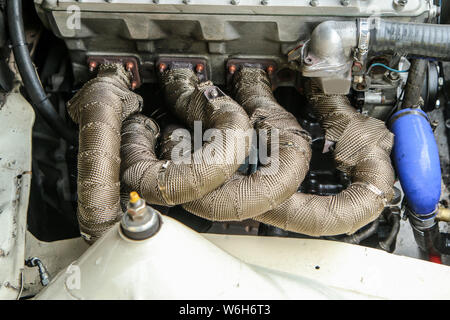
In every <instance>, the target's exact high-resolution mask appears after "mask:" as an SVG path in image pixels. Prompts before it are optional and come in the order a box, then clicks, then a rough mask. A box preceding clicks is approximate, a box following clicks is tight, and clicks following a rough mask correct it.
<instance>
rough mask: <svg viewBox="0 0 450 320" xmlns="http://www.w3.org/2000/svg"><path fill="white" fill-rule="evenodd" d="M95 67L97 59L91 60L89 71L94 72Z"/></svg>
mask: <svg viewBox="0 0 450 320" xmlns="http://www.w3.org/2000/svg"><path fill="white" fill-rule="evenodd" d="M95 68H97V62H95V61H91V62H89V71H90V72H93V71H94V70H95Z"/></svg>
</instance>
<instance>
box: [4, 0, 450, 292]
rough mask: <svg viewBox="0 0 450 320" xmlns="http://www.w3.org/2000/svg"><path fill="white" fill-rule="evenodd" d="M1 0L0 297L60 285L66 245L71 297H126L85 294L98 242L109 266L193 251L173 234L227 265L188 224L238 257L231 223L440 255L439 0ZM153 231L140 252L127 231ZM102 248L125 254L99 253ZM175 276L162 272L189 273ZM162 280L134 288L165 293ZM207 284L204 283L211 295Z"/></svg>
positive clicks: (435, 258)
mask: <svg viewBox="0 0 450 320" xmlns="http://www.w3.org/2000/svg"><path fill="white" fill-rule="evenodd" d="M0 8H1V11H0V12H1V15H0V18H1V19H0V25H1V28H2V30H3V31H2V33H1V34H0V45H1V48H2V49H1V54H2V56H3V58H2V61H1V63H0V75H1V77H0V78H1V79H0V87H1V90H2V104H3V106H2V107H0V121H1V123H2V125H4V129H3V133H2V134H1V136H3V139H2V140H3V141H1V142H0V148H2V149H3V150H2V154H1V155H0V157H1V159H0V163H2V168H5V169H4V172H3V173H2V172H0V177H2V180H4V182H2V183H3V184H4V186H2V187H1V190H2V191H1V192H0V193H1V194H3V195H0V213H2V212H3V214H2V215H1V214H0V219H1V218H2V216H3V219H5V220H4V222H3V223H2V225H3V227H2V228H4V229H3V231H2V232H0V233H1V234H2V235H1V236H0V237H3V239H0V240H1V241H0V259H2V258H5V262H4V264H3V267H4V268H5V270H8V271H5V272H2V274H4V275H5V277H6V279H8V283H9V287H8V286H5V285H2V286H1V287H0V293H2V289H3V290H4V291H3V293H2V295H0V297H2V296H3V297H8V298H14V297H16V296H18V297H19V298H22V299H28V298H33V297H37V298H42V299H47V298H49V299H51V298H55V297H56V298H62V297H65V295H67V294H68V293H67V292H68V291H67V292H66V291H64V290H63V289H61V288H62V287H63V286H64V282H63V280H64V279H65V278H64V279H63V278H62V276H61V275H59V276H58V277H56V279H53V278H54V276H56V273H58V272H62V273H64V272H65V274H67V270H69V269H70V268H73V267H74V264H70V262H72V261H74V260H76V259H78V258H79V257H81V258H80V260H79V267H77V268H81V269H82V272H83V273H82V275H83V277H85V278H84V280H83V282H82V284H83V289H82V290H79V291H76V290H75V291H73V292H71V293H70V296H71V297H72V298H74V297H75V298H92V299H97V298H100V299H101V298H103V297H106V298H114V299H115V298H124V299H127V298H130V297H129V296H127V295H126V294H125V293H123V294H122V293H120V294H119V293H118V291H117V290H118V289H117V288H116V287H113V284H109V285H108V286H111V287H108V286H106V285H105V287H104V288H103V287H102V288H103V289H102V290H104V291H102V292H101V293H100V292H97V290H99V289H97V288H98V286H99V285H98V284H97V281H100V280H98V279H96V274H97V273H98V271H95V270H97V269H96V267H95V266H96V264H100V265H101V263H100V262H98V261H100V260H101V259H107V260H108V261H109V262H108V268H110V269H108V274H117V273H120V272H121V270H123V268H127V266H126V265H124V264H123V263H124V261H125V260H127V261H130V260H133V261H134V260H136V264H139V263H142V265H144V264H148V261H149V260H145V259H144V258H143V256H148V255H150V253H151V254H152V255H153V256H156V257H160V255H162V252H163V251H165V250H166V252H167V254H169V255H171V256H172V257H174V256H177V257H178V259H179V261H178V260H176V259H175V258H171V259H175V260H173V261H170V263H169V261H167V262H162V264H161V267H160V268H161V270H162V269H163V267H164V268H166V269H165V270H172V269H171V268H172V267H173V264H177V265H179V264H184V262H181V261H186V260H181V257H183V256H184V255H185V254H186V253H185V252H183V250H187V249H183V248H196V250H198V251H195V252H196V253H195V255H196V257H197V258H196V259H198V261H199V263H200V262H201V261H202V260H205V261H208V262H205V263H206V265H208V263H217V264H218V265H219V261H226V262H225V263H226V265H230V266H234V265H235V264H236V263H237V262H235V260H233V259H234V258H229V257H222V253H214V255H213V254H212V253H211V255H210V256H209V255H208V254H209V252H213V251H214V250H213V249H211V248H210V243H209V242H208V244H204V243H202V244H201V245H200V244H199V243H198V241H197V240H196V239H197V238H195V237H196V236H193V235H191V234H190V233H189V232H190V231H191V230H192V232H195V234H200V235H205V236H206V237H207V239H209V240H210V241H212V242H213V243H215V244H217V245H218V246H219V247H221V246H223V247H221V248H222V249H224V248H225V247H226V248H228V247H229V249H224V250H225V251H227V250H230V251H227V252H230V254H232V255H233V256H238V255H239V252H238V247H239V246H240V244H239V242H238V240H235V241H236V243H235V244H234V245H228V246H227V245H226V244H224V243H225V242H223V243H222V242H220V241H225V240H219V238H218V237H221V238H220V239H228V238H225V237H231V238H232V239H243V238H239V237H246V239H250V238H249V237H251V238H252V239H253V238H254V239H261V240H260V241H269V240H270V239H272V240H273V241H279V244H278V245H277V246H276V247H277V248H278V250H282V247H283V246H286V248H290V247H291V246H292V247H296V246H295V245H294V243H293V242H292V244H291V242H289V241H304V243H308V244H310V243H311V245H313V242H312V241H316V242H317V241H319V242H317V243H322V242H320V241H324V242H323V243H333V244H334V243H338V244H339V245H342V246H344V245H345V246H348V245H355V246H352V247H355V248H359V249H354V250H360V249H363V248H370V250H372V249H373V250H374V251H373V252H375V249H376V250H377V251H376V252H378V251H380V250H381V251H383V252H382V253H383V254H385V253H386V252H387V253H388V255H387V257H396V258H399V257H401V256H409V257H412V258H414V259H418V260H417V261H419V260H428V261H432V262H437V263H438V264H443V266H442V268H446V267H445V265H450V259H449V258H448V256H449V254H450V236H448V233H447V227H448V226H447V223H448V222H450V209H449V201H450V198H449V187H450V173H449V172H450V171H449V163H450V153H449V141H450V140H449V139H448V134H449V131H450V100H449V93H450V90H449V86H450V82H449V81H450V64H449V63H448V61H450V26H449V25H448V23H449V19H450V4H449V3H448V2H447V1H439V0H434V1H433V0H378V1H375V0H216V1H211V0H129V1H128V0H77V1H75V0H35V1H34V3H33V2H28V1H13V0H7V1H6V2H3V3H0ZM28 104H31V105H32V106H33V108H32V109H31V108H28V107H27V106H28ZM10 110H12V111H10ZM18 110H22V111H20V112H18ZM33 110H34V112H33ZM2 111H3V112H2ZM2 113H3V114H2ZM34 117H35V118H34ZM33 121H34V124H33ZM16 131H17V132H19V133H17V132H16ZM19 146H20V147H19ZM2 208H3V209H2ZM19 217H20V218H19ZM176 221H178V223H181V225H182V226H180V225H179V224H176V223H177V222H176ZM185 227H187V228H188V229H189V230H190V231H189V232H188V231H185V229H183V228H185ZM113 233H114V235H113ZM231 238H230V239H231ZM17 239H22V240H20V241H17ZM120 239H122V240H120ZM124 239H125V240H126V241H125V242H123V243H122V242H120V241H124ZM171 239H172V240H171ZM211 239H212V240H211ZM148 240H152V241H153V242H151V244H150V242H148ZM146 241H147V242H148V243H149V244H145V246H151V247H148V248H147V249H145V250H146V251H145V250H144V249H142V246H141V247H139V246H138V247H139V248H137V247H136V245H135V244H134V242H139V243H144V242H145V243H147V242H146ZM171 241H178V244H179V245H178V246H176V245H175V244H173V243H170V242H171ZM245 241H253V240H245ZM316 242H314V243H316ZM183 243H184V246H183ZM219 243H221V245H219ZM298 243H303V242H298ZM314 245H315V244H314ZM330 245H331V244H330ZM180 246H181V247H180ZM197 246H198V247H197ZM324 246H325V244H324ZM244 247H245V245H244ZM269 247H270V246H269ZM112 248H116V249H114V250H116V252H127V255H126V256H123V257H122V256H120V257H117V256H115V257H112V255H110V253H108V251H110V250H113V249H112ZM257 248H258V246H256V249H255V248H252V250H258V249H257ZM336 248H337V249H336V250H337V251H335V252H339V248H338V247H336ZM86 250H88V251H86ZM89 250H91V251H89ZM102 250H104V251H102ZM267 250H269V249H267ZM295 250H301V249H299V247H298V246H297V249H295ZM305 250H306V249H305ZM311 250H312V249H311ZM314 250H315V249H314ZM317 250H319V249H317ZM84 251H86V254H84V255H83V253H84ZM144 251H145V253H144ZM235 251H236V252H235ZM275 251H277V250H275V249H274V252H275ZM88 252H90V254H88ZM355 252H356V251H355ZM371 252H372V251H371ZM13 253H14V254H13ZM131 253H133V255H131ZM193 254H194V253H193ZM261 254H262V253H261ZM274 254H275V253H274ZM302 254H305V253H302ZM374 254H375V255H377V254H378V253H374ZM137 256H138V257H139V258H136V257H137ZM83 257H85V258H83ZM94 257H96V258H95V259H94ZM105 257H108V258H105ZM207 257H210V258H207ZM355 257H356V256H355ZM383 257H384V256H383ZM8 259H9V260H8ZM96 259H97V260H96ZM99 259H100V260H99ZM160 259H161V261H165V260H164V259H163V258H160ZM186 259H188V258H186ZM268 259H270V257H268ZM283 259H284V258H280V260H283ZM355 259H356V258H355ZM377 259H378V258H377ZM379 259H380V260H379V262H380V265H381V264H382V263H383V262H382V261H384V260H383V259H385V258H379ZM386 259H389V258H386ZM393 259H394V258H393ZM188 260H189V259H188ZM213 261H215V262H213ZM255 261H256V260H255ZM258 261H259V260H258ZM0 262H1V261H0ZM97 262H98V263H97ZM245 262H246V263H249V264H252V263H253V264H254V263H256V262H254V261H247V260H245ZM420 262H421V263H425V262H423V261H420ZM165 263H167V264H165ZM349 263H350V262H349ZM386 263H387V262H386ZM418 263H419V262H418ZM24 264H25V265H24ZM69 264H70V265H69ZM113 265H114V267H112V266H113ZM314 265H315V264H314ZM68 266H69V267H68ZM214 266H215V265H214ZM317 266H318V265H317ZM317 266H316V269H317V270H319V269H318V268H317ZM3 267H2V264H0V270H2V269H1V268H3ZM222 267H223V265H221V266H220V267H219V266H217V268H222ZM272 267H273V266H272ZM190 268H191V267H190V265H189V264H186V269H187V270H191V269H190ZM205 268H206V267H205ZM211 268H213V267H212V266H211ZM214 268H215V267H214ZM230 268H234V267H230ZM236 268H237V267H236ZM61 270H63V271H61ZM64 270H66V271H64ZM70 270H72V269H70ZM152 270H153V269H152ZM158 270H159V269H158ZM200 270H203V269H200ZM200 270H199V269H198V268H194V265H192V270H191V271H190V272H191V273H190V274H194V273H196V272H197V273H200ZM233 270H234V269H233ZM261 270H262V269H261ZM265 270H266V269H264V270H262V271H258V272H261V273H264V272H268V271H267V270H266V271H265ZM280 270H281V269H280ZM283 271H285V270H284V269H283ZM154 272H156V271H154ZM186 272H187V271H186ZM202 272H205V278H207V276H206V274H208V275H209V273H208V272H209V271H206V269H205V270H203V271H202ZM241 272H244V273H245V276H246V277H248V278H247V279H252V280H248V281H249V284H248V288H252V289H248V288H247V285H246V284H242V287H241V289H240V290H247V289H248V290H249V292H252V290H255V288H257V287H258V286H256V287H255V286H254V285H253V284H251V283H250V282H251V281H255V282H257V281H260V280H255V279H259V278H258V277H257V276H255V275H254V274H253V272H255V271H254V270H253V269H252V268H249V269H248V270H247V269H245V271H241ZM442 272H443V274H444V273H445V272H447V271H445V270H444V269H442ZM102 274H103V273H102ZM105 274H106V273H105ZM264 274H265V275H267V274H269V273H264ZM84 275H86V276H84ZM128 275H129V273H128ZM178 276H179V279H178V280H177V278H175V279H171V280H167V281H169V282H171V281H173V283H175V282H176V281H190V280H186V277H183V275H182V274H180V275H178ZM198 276H199V277H201V276H200V275H198ZM211 276H213V275H211ZM241 276H242V277H243V276H244V275H241ZM8 277H9V278H8ZM270 277H274V278H273V279H277V280H274V281H277V283H281V284H280V286H281V287H283V283H284V282H283V281H287V280H283V279H284V278H283V279H281V278H282V277H281V276H278V275H277V276H275V275H270ZM277 277H280V278H277ZM108 279H109V278H108ZM144 279H145V280H143V283H145V282H146V281H148V282H149V283H154V282H155V279H154V278H151V277H150V276H149V275H148V276H144ZM226 279H228V278H226V277H225V278H224V280H223V281H224V283H225V280H226ZM280 279H281V280H280ZM361 279H362V278H361ZM50 280H52V283H50V285H49V282H50ZM122 280H123V279H122ZM64 281H66V280H64ZM126 281H129V280H125V282H126ZM229 281H232V280H229ZM333 281H334V280H333ZM405 281H406V280H405ZM361 282H362V281H361ZM3 283H5V282H4V281H3ZM166 285H167V283H166ZM192 285H193V286H195V284H192ZM216 285H217V286H219V284H217V283H216ZM220 285H221V286H222V287H224V286H225V284H220ZM52 286H53V289H52ZM202 286H203V284H199V288H203V287H202ZM66 287H67V282H66ZM260 287H261V288H265V289H264V290H265V291H264V290H263V289H261V290H262V291H264V292H269V291H270V290H272V289H271V288H272V287H270V285H269V284H267V283H264V284H261V285H260ZM43 288H45V289H44V290H42V289H43ZM164 288H166V287H164ZM41 290H42V291H41ZM77 290H78V289H77ZM164 290H165V289H163V290H162V291H161V292H160V293H158V294H156V293H154V294H153V293H152V294H153V295H148V293H146V294H143V295H142V296H141V295H140V293H139V292H140V291H135V296H133V298H142V297H144V298H148V297H150V298H166V297H168V296H170V297H171V294H172V293H171V291H170V290H169V289H167V292H166V291H164ZM198 290H199V291H200V289H198ZM204 290H205V291H208V290H210V293H209V294H208V295H205V296H203V295H199V296H198V297H200V298H203V297H207V298H210V297H212V298H213V299H214V298H215V297H216V296H215V293H214V292H215V291H214V289H211V288H210V287H207V286H206V283H205V288H204ZM217 290H218V289H217ZM292 290H293V291H291V292H301V293H299V295H300V296H301V297H316V296H315V294H316V293H315V291H314V292H312V291H311V292H309V291H301V290H300V289H298V290H299V291H295V290H297V289H292ZM302 290H303V289H302ZM352 290H356V289H354V288H353V289H352ZM361 290H362V289H361ZM367 290H368V289H367ZM69 291H70V290H69ZM205 291H202V292H205ZM105 292H115V293H116V295H109V293H108V294H105V295H104V293H105ZM127 292H128V291H127ZM183 292H184V291H183V289H181V291H180V292H178V294H179V295H178V296H177V295H175V296H176V297H179V296H181V297H184V296H183ZM186 292H187V291H186ZM218 292H219V291H218ZM242 292H244V293H242ZM242 292H241V294H242V297H248V295H246V291H242ZM270 292H272V291H270ZM364 292H365V293H364V294H367V295H369V293H367V292H369V291H367V292H366V291H364ZM96 294H97V295H96ZM186 294H188V293H186ZM189 294H192V292H191V293H189ZM333 294H334V293H333ZM333 294H332V293H330V294H329V295H328V297H334V296H333ZM449 294H450V293H449ZM36 295H37V296H36ZM370 295H377V296H380V297H384V295H383V294H382V293H380V292H377V293H376V294H375V293H373V292H370ZM194 296H195V295H194ZM226 296H227V295H225V297H226ZM262 296H263V297H266V296H264V295H262ZM294 296H295V295H294ZM344 296H345V295H344ZM238 297H241V296H240V295H238ZM268 297H269V298H273V297H277V296H276V295H274V296H271V295H269V296H268ZM295 297H297V298H298V295H297V296H295ZM397 297H402V295H400V294H399V296H397ZM351 298H355V297H354V296H352V297H351Z"/></svg>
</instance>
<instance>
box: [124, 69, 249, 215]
mask: <svg viewBox="0 0 450 320" xmlns="http://www.w3.org/2000/svg"><path fill="white" fill-rule="evenodd" d="M162 84H163V88H164V90H165V94H166V98H167V102H168V104H169V106H170V108H171V110H172V111H173V113H174V114H175V115H177V116H178V117H179V118H180V119H181V120H183V121H184V122H185V124H186V125H187V126H188V127H190V128H193V127H194V122H195V121H201V123H202V124H203V125H204V126H205V127H206V129H214V130H216V132H217V133H219V134H220V135H221V137H223V141H216V140H214V141H208V142H205V143H203V147H202V148H201V149H199V150H195V151H194V152H193V153H191V152H188V153H187V154H185V155H182V157H181V159H179V160H181V161H175V159H172V160H159V159H158V157H157V156H156V154H155V145H156V141H157V138H158V136H159V128H158V127H157V125H156V123H155V122H154V121H153V120H151V119H149V118H147V117H145V116H143V115H139V116H134V117H131V118H130V119H129V120H127V121H126V123H125V124H124V127H123V130H122V147H121V154H122V160H123V163H122V181H123V182H124V184H125V185H126V187H127V188H130V189H133V190H135V191H137V192H138V193H140V194H141V195H142V196H143V198H145V199H146V201H148V202H149V203H153V204H160V205H169V206H171V205H176V204H181V203H185V202H189V201H193V200H196V199H199V198H201V197H203V196H204V195H205V194H207V193H209V192H211V191H212V190H214V189H215V188H217V187H219V186H220V185H221V184H223V183H224V182H225V181H226V180H227V179H228V178H230V177H231V176H232V175H233V174H234V172H235V171H236V170H237V169H238V168H239V166H240V165H241V164H242V163H244V162H245V158H246V157H247V155H248V149H249V148H247V146H246V142H245V141H243V140H242V138H241V135H239V134H237V133H242V132H243V133H246V132H247V131H248V130H250V129H251V125H250V120H249V118H248V116H247V114H246V113H245V111H244V110H243V109H242V108H241V106H240V105H239V104H237V103H236V102H235V101H234V100H232V99H231V98H230V97H228V96H226V95H224V94H223V93H222V92H221V91H220V89H219V88H217V87H215V86H214V85H213V84H212V83H211V82H209V81H208V82H203V83H199V80H198V78H197V76H196V75H195V73H194V72H193V71H191V70H189V69H183V68H180V69H172V70H167V71H165V73H164V74H163V76H162ZM189 142H190V141H189ZM250 143H251V141H249V144H250ZM211 149H214V152H215V156H216V158H215V159H213V158H212V157H210V156H211V155H210V154H209V152H208V150H211ZM217 160H219V161H217Z"/></svg>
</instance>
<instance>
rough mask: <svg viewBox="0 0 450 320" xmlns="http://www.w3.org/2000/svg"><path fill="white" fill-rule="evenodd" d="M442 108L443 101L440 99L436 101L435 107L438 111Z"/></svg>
mask: <svg viewBox="0 0 450 320" xmlns="http://www.w3.org/2000/svg"><path fill="white" fill-rule="evenodd" d="M440 106H441V101H440V100H439V99H438V100H436V104H435V105H434V107H435V108H436V109H439V108H440Z"/></svg>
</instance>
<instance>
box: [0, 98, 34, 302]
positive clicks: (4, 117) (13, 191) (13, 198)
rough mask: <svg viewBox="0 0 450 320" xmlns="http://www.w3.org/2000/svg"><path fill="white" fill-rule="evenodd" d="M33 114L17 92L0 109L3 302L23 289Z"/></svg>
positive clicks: (0, 275) (0, 296)
mask: <svg viewBox="0 0 450 320" xmlns="http://www.w3.org/2000/svg"><path fill="white" fill-rule="evenodd" d="M33 123H34V111H33V108H32V107H31V105H30V104H29V103H28V102H27V101H26V100H25V99H24V98H23V97H22V95H20V94H18V93H10V94H8V95H7V97H6V101H5V103H4V104H3V105H2V106H0V124H1V125H0V300H1V299H16V298H18V297H19V296H20V292H21V289H22V270H23V267H24V261H25V232H26V225H27V209H28V198H29V193H30V183H31V130H32V127H33Z"/></svg>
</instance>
